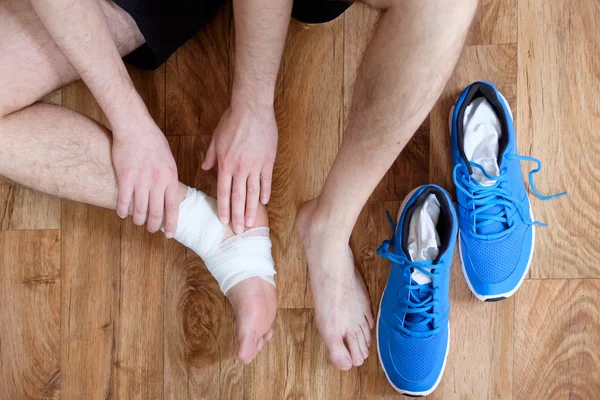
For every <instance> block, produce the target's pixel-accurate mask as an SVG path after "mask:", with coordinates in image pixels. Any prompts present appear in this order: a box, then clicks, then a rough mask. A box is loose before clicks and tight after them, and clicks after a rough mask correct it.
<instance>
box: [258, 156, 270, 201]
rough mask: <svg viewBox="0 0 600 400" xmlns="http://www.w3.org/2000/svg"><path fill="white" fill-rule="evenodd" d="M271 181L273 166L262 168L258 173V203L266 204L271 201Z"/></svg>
mask: <svg viewBox="0 0 600 400" xmlns="http://www.w3.org/2000/svg"><path fill="white" fill-rule="evenodd" d="M272 179H273V165H270V166H267V167H266V168H263V170H262V171H261V173H260V202H261V203H262V204H265V205H266V204H267V203H268V202H269V200H270V199H271V180H272Z"/></svg>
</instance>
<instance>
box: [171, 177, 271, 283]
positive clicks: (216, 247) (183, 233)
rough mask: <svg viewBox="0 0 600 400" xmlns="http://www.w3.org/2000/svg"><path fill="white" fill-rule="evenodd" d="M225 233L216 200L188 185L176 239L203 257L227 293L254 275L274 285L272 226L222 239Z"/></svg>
mask: <svg viewBox="0 0 600 400" xmlns="http://www.w3.org/2000/svg"><path fill="white" fill-rule="evenodd" d="M224 234H225V227H224V226H223V224H221V222H220V221H219V217H218V215H217V202H216V200H215V199H213V198H211V197H209V196H207V195H206V194H204V193H202V192H200V191H198V190H196V189H193V188H188V192H187V196H186V198H185V200H183V201H182V202H181V204H180V205H179V221H178V225H177V231H176V232H175V235H174V238H175V240H177V241H178V242H179V243H181V244H183V245H184V246H186V247H188V248H190V249H192V250H194V251H195V252H196V253H197V254H198V255H199V256H200V258H202V260H203V261H204V264H206V267H207V268H208V270H209V271H210V273H211V274H212V275H213V276H214V277H215V279H216V280H217V282H218V284H219V287H220V288H221V291H222V292H223V293H224V294H227V292H228V291H229V289H231V288H232V287H233V286H235V285H237V284H238V283H240V282H241V281H243V280H244V279H248V278H251V277H260V278H262V279H264V280H266V281H267V282H269V283H271V284H272V285H273V286H275V279H274V276H275V273H276V272H275V262H274V261H273V256H272V254H271V247H272V245H271V238H270V236H269V228H267V227H261V228H254V229H250V230H247V231H246V232H244V233H242V234H241V235H236V236H232V237H230V238H229V239H227V240H225V241H223V242H222V240H223V236H224Z"/></svg>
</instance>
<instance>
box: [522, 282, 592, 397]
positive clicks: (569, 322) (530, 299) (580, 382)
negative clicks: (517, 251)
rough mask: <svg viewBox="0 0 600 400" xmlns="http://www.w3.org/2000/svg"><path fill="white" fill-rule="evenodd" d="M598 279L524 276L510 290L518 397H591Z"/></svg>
mask: <svg viewBox="0 0 600 400" xmlns="http://www.w3.org/2000/svg"><path fill="white" fill-rule="evenodd" d="M599 290H600V281H598V280H595V279H594V280H542V281H539V280H535V281H525V282H524V284H523V286H522V287H521V289H520V290H519V292H517V294H516V296H515V329H514V334H515V347H514V379H515V392H514V395H515V398H517V399H566V398H569V399H571V398H573V399H592V398H596V397H597V395H598V391H599V390H600V372H599V371H600V358H599V357H598V354H600V339H599V337H598V332H600V324H599V323H598V321H599V319H598V315H599V312H600V297H599V296H598V293H599Z"/></svg>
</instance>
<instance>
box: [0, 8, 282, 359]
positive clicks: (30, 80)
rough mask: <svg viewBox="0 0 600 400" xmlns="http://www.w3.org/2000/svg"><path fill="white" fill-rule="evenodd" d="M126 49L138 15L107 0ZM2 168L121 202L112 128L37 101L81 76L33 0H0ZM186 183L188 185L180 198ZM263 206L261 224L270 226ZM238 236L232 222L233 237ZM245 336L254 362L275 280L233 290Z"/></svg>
mask: <svg viewBox="0 0 600 400" xmlns="http://www.w3.org/2000/svg"><path fill="white" fill-rule="evenodd" d="M102 7H103V12H104V13H105V15H106V17H107V20H108V22H109V26H110V27H111V31H112V33H113V38H114V39H115V41H116V42H117V44H118V47H119V50H120V52H121V54H122V55H125V54H128V53H129V52H131V51H132V50H134V49H135V48H136V47H138V46H139V45H140V44H141V43H142V41H143V38H142V36H141V34H140V33H139V30H138V28H137V26H136V25H135V22H134V21H133V20H132V19H131V18H130V17H129V15H127V14H126V13H125V12H124V11H123V10H121V9H120V8H118V7H116V6H114V5H113V4H112V3H110V2H105V1H103V2H102ZM0 54H2V59H1V61H0V90H2V95H1V96H0V175H3V176H6V177H7V178H9V179H11V180H13V181H15V182H18V183H20V184H23V185H24V186H27V187H30V188H33V189H36V190H39V191H41V192H44V193H48V194H52V195H55V196H58V197H62V198H66V199H70V200H75V201H80V202H84V203H88V204H93V205H97V206H101V207H106V208H110V209H115V208H116V204H117V182H116V175H115V171H114V168H113V165H112V161H111V139H110V136H111V135H110V132H109V131H108V130H107V129H106V128H104V127H103V126H101V125H100V124H98V123H96V122H94V121H92V120H91V119H89V118H87V117H85V116H83V115H81V114H78V113H76V112H74V111H71V110H67V109H65V108H63V107H59V106H54V105H48V104H39V103H35V104H33V105H30V104H32V103H34V102H35V101H37V100H38V99H39V98H41V97H42V96H43V95H44V94H46V93H49V92H51V91H53V90H55V89H57V88H59V87H61V86H62V85H64V84H66V83H68V82H71V81H74V80H76V79H77V78H78V77H77V75H76V73H75V71H74V70H73V68H72V67H71V66H70V65H69V63H68V62H67V60H66V58H65V57H64V56H63V55H62V54H61V53H60V50H59V49H58V48H57V47H56V45H55V44H54V42H53V41H52V39H51V38H50V36H49V34H48V33H47V32H46V31H45V30H44V28H43V26H42V24H41V23H40V22H39V20H38V18H37V16H36V15H35V13H34V12H33V10H32V9H31V8H30V7H29V5H28V4H27V2H22V1H21V0H8V1H5V2H3V3H1V4H0ZM186 191H187V187H186V186H185V185H183V184H181V198H182V199H183V198H184V197H185V192H186ZM267 223H268V221H267V215H266V211H265V210H264V209H262V210H260V211H259V216H258V218H257V224H256V225H257V226H265V225H267ZM228 235H229V236H231V235H232V231H231V229H229V230H228V232H226V237H227V236H228ZM228 298H229V299H230V301H231V303H232V305H233V308H234V311H235V314H236V317H237V319H238V324H237V331H238V340H239V342H240V352H239V357H240V358H241V359H242V361H247V362H249V361H251V359H252V358H254V356H255V355H256V353H257V352H258V350H260V348H261V347H262V345H263V344H264V341H265V340H268V339H269V338H270V336H271V334H272V331H271V330H270V327H271V324H272V322H273V319H274V317H275V292H274V289H273V286H272V285H271V284H270V283H268V282H266V281H264V280H262V279H260V278H250V279H246V280H244V281H242V282H240V283H238V284H237V285H235V286H234V287H233V288H232V289H231V290H230V291H229V292H228Z"/></svg>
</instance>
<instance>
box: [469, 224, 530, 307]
mask: <svg viewBox="0 0 600 400" xmlns="http://www.w3.org/2000/svg"><path fill="white" fill-rule="evenodd" d="M460 250H461V258H462V262H463V266H464V269H465V274H466V275H467V279H468V280H469V283H470V284H471V287H472V288H473V290H474V291H475V292H477V293H478V294H480V295H486V296H489V295H500V294H504V293H507V292H510V291H511V290H513V289H514V288H516V287H517V286H518V285H519V283H520V282H521V280H522V278H523V275H524V274H525V273H526V272H527V268H528V265H529V262H530V256H531V253H532V251H533V227H532V226H530V225H525V224H523V225H520V226H518V227H517V228H516V229H515V230H514V231H513V232H511V234H510V235H508V236H507V237H505V238H503V239H500V240H494V241H486V240H480V239H475V238H471V237H469V236H468V235H462V234H461V237H460Z"/></svg>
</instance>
